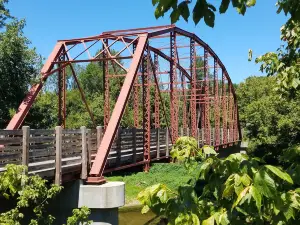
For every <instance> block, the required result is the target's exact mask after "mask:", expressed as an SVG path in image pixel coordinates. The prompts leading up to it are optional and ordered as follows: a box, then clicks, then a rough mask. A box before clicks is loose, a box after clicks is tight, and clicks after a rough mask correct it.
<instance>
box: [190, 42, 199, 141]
mask: <svg viewBox="0 0 300 225" xmlns="http://www.w3.org/2000/svg"><path fill="white" fill-rule="evenodd" d="M190 70H191V77H192V82H191V83H192V85H191V100H190V109H191V133H192V137H194V138H196V137H197V127H198V124H197V112H196V80H197V75H196V49H195V40H194V39H192V38H191V39H190Z"/></svg>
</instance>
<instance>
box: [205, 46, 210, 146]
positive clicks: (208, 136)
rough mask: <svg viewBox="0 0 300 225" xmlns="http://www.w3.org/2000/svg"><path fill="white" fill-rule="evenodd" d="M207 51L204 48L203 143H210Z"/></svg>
mask: <svg viewBox="0 0 300 225" xmlns="http://www.w3.org/2000/svg"><path fill="white" fill-rule="evenodd" d="M208 68H209V65H208V51H207V50H206V49H205V50H204V76H205V87H204V92H205V93H204V94H205V100H204V102H205V103H204V124H205V125H204V126H205V131H204V132H205V143H206V144H208V145H210V144H211V127H210V99H209V87H210V79H209V72H208Z"/></svg>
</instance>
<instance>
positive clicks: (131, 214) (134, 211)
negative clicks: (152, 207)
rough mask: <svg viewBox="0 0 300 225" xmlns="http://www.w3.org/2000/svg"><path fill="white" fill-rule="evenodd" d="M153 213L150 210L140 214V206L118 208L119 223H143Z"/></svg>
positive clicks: (120, 224) (127, 224)
mask: <svg viewBox="0 0 300 225" xmlns="http://www.w3.org/2000/svg"><path fill="white" fill-rule="evenodd" d="M154 217H155V215H154V214H153V213H152V212H148V213H147V214H141V207H140V206H138V207H137V206H135V207H124V208H121V209H120V210H119V225H144V224H146V223H148V222H149V221H151V220H152V219H153V218H154Z"/></svg>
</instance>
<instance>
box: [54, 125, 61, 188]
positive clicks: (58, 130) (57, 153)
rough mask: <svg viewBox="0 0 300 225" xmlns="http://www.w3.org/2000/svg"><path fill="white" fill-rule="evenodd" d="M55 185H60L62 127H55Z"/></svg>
mask: <svg viewBox="0 0 300 225" xmlns="http://www.w3.org/2000/svg"><path fill="white" fill-rule="evenodd" d="M55 140H56V141H55V147H56V150H55V181H54V182H55V184H57V185H60V184H61V174H62V173H61V157H62V151H61V149H62V127H61V126H57V127H55Z"/></svg>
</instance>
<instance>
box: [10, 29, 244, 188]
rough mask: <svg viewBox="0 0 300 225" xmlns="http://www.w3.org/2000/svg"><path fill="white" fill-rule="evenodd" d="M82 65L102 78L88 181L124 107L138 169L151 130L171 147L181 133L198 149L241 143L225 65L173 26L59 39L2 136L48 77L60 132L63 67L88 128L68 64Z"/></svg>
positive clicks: (98, 176)
mask: <svg viewBox="0 0 300 225" xmlns="http://www.w3.org/2000/svg"><path fill="white" fill-rule="evenodd" d="M87 63H101V66H102V69H103V78H104V80H103V84H104V85H103V86H104V87H103V90H104V121H103V127H104V132H103V138H102V141H101V143H99V145H98V147H97V153H96V155H95V159H94V160H93V163H92V165H91V168H90V170H89V175H88V178H87V182H88V183H101V182H103V181H104V179H103V172H104V170H105V166H106V163H107V159H108V156H109V152H110V150H111V148H112V145H113V143H114V141H115V138H116V137H117V135H118V129H119V126H120V121H121V119H122V116H123V114H124V111H125V110H126V108H129V107H130V108H132V109H133V117H134V124H133V127H135V128H137V129H139V130H142V135H143V146H142V147H143V161H142V162H143V164H144V169H145V170H146V171H147V170H148V169H149V165H150V159H151V156H150V147H151V130H153V129H157V128H165V129H167V130H168V132H167V133H168V134H167V135H168V138H169V139H170V141H171V143H174V142H175V141H176V139H177V138H178V137H179V136H180V135H182V134H184V135H189V136H192V137H195V138H197V137H198V135H199V130H201V132H202V133H201V135H202V144H207V145H212V146H214V147H215V149H216V150H219V149H221V148H226V147H227V146H230V145H233V144H234V143H236V142H238V141H239V140H241V129H240V126H239V119H238V106H237V99H236V95H235V91H234V87H233V84H232V82H231V79H230V77H229V74H228V72H227V70H226V68H225V66H224V65H223V63H222V62H221V60H220V59H219V57H218V56H217V54H216V53H215V52H214V51H213V50H212V49H211V48H210V47H209V45H208V44H206V43H205V42H204V41H202V40H201V39H200V38H199V37H197V36H196V35H195V34H192V33H189V32H187V31H185V30H182V29H180V28H178V27H176V26H175V25H169V26H158V27H147V28H138V29H129V30H116V31H107V32H103V33H102V34H100V35H97V36H92V37H84V38H76V39H70V40H59V41H58V42H57V44H56V45H55V47H54V49H53V51H52V53H51V54H50V56H49V57H48V59H47V61H46V63H45V65H44V66H43V68H42V70H41V78H40V82H39V83H37V84H35V85H33V86H32V87H31V89H30V91H29V94H28V95H27V96H26V98H25V99H24V100H23V102H22V103H21V105H20V107H19V109H18V111H17V113H16V114H15V115H14V116H13V118H12V119H11V121H10V123H9V124H8V126H7V130H14V129H19V128H20V126H21V125H22V123H23V121H24V119H25V117H26V115H27V114H28V112H29V110H30V108H31V106H32V105H33V104H34V101H35V99H36V97H37V95H38V93H39V92H40V91H41V89H42V87H43V85H44V83H45V82H47V79H48V78H49V77H50V76H57V77H58V121H59V124H58V125H60V126H62V127H63V128H67V126H68V125H67V124H66V115H67V114H66V100H67V96H66V90H67V86H66V70H67V68H68V69H70V70H71V72H72V76H73V78H74V80H75V82H76V84H77V86H78V89H79V91H80V94H81V98H82V102H83V104H84V105H85V107H86V110H87V111H88V113H89V115H90V118H91V121H92V122H93V124H94V126H95V127H96V123H95V120H94V116H93V112H92V110H91V109H90V107H89V105H88V102H87V100H86V97H85V94H84V90H83V89H82V88H81V86H80V83H79V80H78V78H77V74H76V70H75V69H74V65H75V64H83V65H86V64H87ZM113 79H119V81H120V85H119V96H118V98H117V99H113V98H112V97H111V85H112V80H113ZM99 88H100V87H99Z"/></svg>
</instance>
